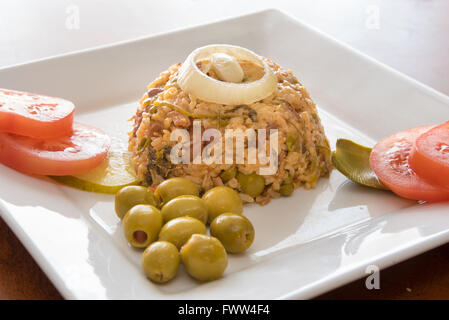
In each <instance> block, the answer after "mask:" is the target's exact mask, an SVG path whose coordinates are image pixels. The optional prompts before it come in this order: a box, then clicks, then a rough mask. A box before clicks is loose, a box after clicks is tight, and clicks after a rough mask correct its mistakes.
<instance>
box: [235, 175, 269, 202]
mask: <svg viewBox="0 0 449 320" xmlns="http://www.w3.org/2000/svg"><path fill="white" fill-rule="evenodd" d="M237 180H238V182H239V183H240V188H241V189H242V192H243V193H246V194H247V195H249V196H251V197H253V198H255V197H257V196H258V195H260V194H261V193H262V192H263V190H264V189H265V178H264V177H262V176H260V175H258V174H256V173H251V174H243V173H240V172H239V173H238V174H237Z"/></svg>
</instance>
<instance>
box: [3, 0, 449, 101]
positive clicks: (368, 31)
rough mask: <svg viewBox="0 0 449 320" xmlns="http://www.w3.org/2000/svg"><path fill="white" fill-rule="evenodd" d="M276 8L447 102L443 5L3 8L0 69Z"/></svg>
mask: <svg viewBox="0 0 449 320" xmlns="http://www.w3.org/2000/svg"><path fill="white" fill-rule="evenodd" d="M273 7H275V8H279V9H281V10H283V11H285V12H288V13H289V14H291V15H293V16H295V17H297V18H299V19H301V20H303V21H304V22H306V23H308V24H311V25H313V26H315V27H317V28H318V29H320V30H322V31H324V32H326V33H328V34H330V35H332V36H334V37H335V38H337V39H339V40H341V41H344V42H346V43H348V44H349V45H351V46H353V47H355V48H357V49H359V50H361V51H363V52H365V53H367V54H368V55H370V56H372V57H374V58H376V59H378V60H380V61H382V62H384V63H386V64H388V65H390V66H392V67H394V68H396V69H398V70H400V71H401V72H404V73H406V74H408V75H409V76H411V77H413V78H416V79H418V80H419V81H421V82H423V83H425V84H427V85H430V86H431V87H433V88H435V89H437V90H439V91H442V92H444V93H446V94H449V80H448V79H447V77H446V73H447V71H448V70H449V62H448V59H447V53H448V52H449V41H448V40H447V39H448V36H447V34H448V30H449V19H447V17H448V14H449V1H447V0H276V1H273V0H271V1H270V0H257V1H255V0H226V1H216V0H163V1H162V0H159V1H157V0H126V1H125V0H114V1H111V0H57V1H56V0H1V1H0V67H4V66H7V65H12V64H17V63H23V62H26V61H30V60H35V59H40V58H44V57H48V56H53V55H57V54H61V53H65V52H70V51H75V50H80V49H86V48H90V47H95V46H100V45H105V44H109V43H113V42H117V41H123V40H129V39H133V38H137V37H143V36H148V35H152V34H157V33H162V32H166V31H170V30H174V29H179V28H183V27H186V26H192V25H197V24H203V23H207V22H211V21H216V20H219V19H222V18H226V17H232V16H236V15H241V14H244V13H249V12H253V11H256V10H262V9H264V8H273Z"/></svg>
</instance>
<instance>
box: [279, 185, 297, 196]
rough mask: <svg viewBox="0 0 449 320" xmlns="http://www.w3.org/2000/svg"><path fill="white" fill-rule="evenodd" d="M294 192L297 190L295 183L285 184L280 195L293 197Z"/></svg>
mask: <svg viewBox="0 0 449 320" xmlns="http://www.w3.org/2000/svg"><path fill="white" fill-rule="evenodd" d="M294 190H295V186H294V185H293V183H284V184H282V185H281V187H280V188H279V193H280V194H281V196H283V197H289V196H291V194H292V193H293V191H294Z"/></svg>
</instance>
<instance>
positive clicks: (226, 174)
mask: <svg viewBox="0 0 449 320" xmlns="http://www.w3.org/2000/svg"><path fill="white" fill-rule="evenodd" d="M236 174H237V168H236V167H232V168H229V169H228V170H225V171H223V172H222V173H220V178H221V180H223V182H228V181H229V180H231V179H232V178H235V175H236Z"/></svg>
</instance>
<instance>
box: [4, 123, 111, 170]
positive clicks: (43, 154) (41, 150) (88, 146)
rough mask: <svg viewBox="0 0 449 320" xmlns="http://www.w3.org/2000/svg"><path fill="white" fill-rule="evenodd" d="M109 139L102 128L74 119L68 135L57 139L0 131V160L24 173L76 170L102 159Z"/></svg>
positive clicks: (97, 163)
mask: <svg viewBox="0 0 449 320" xmlns="http://www.w3.org/2000/svg"><path fill="white" fill-rule="evenodd" d="M110 143H111V141H110V139H109V137H108V136H107V135H106V134H105V133H104V132H103V131H101V130H99V129H96V128H94V127H91V126H88V125H84V124H80V123H76V122H75V123H74V124H73V135H72V136H64V137H60V138H57V139H48V140H38V139H33V138H29V137H23V136H18V135H14V134H8V133H0V162H1V163H3V164H5V165H7V166H8V167H10V168H12V169H15V170H17V171H20V172H23V173H27V174H39V175H52V176H61V175H74V174H80V173H83V172H86V171H89V170H91V169H93V168H95V167H97V166H98V165H99V164H100V163H101V162H102V161H103V160H104V158H105V157H106V154H107V152H108V150H109V146H110Z"/></svg>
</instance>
